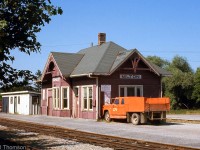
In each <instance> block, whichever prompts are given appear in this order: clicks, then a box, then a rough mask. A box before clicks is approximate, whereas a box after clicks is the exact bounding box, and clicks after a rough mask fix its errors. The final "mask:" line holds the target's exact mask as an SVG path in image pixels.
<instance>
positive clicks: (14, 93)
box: [0, 91, 41, 96]
mask: <svg viewBox="0 0 200 150" xmlns="http://www.w3.org/2000/svg"><path fill="white" fill-rule="evenodd" d="M0 94H1V95H2V96H6V95H19V94H37V95H41V93H40V92H35V91H14V92H4V93H0Z"/></svg>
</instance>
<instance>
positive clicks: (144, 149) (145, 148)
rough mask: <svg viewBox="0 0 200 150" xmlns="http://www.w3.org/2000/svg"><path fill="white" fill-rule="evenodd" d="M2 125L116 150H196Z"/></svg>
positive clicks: (3, 122)
mask: <svg viewBox="0 0 200 150" xmlns="http://www.w3.org/2000/svg"><path fill="white" fill-rule="evenodd" d="M0 124H1V125H3V126H7V127H10V128H16V129H21V130H25V131H31V132H36V133H39V134H45V135H52V136H56V137H59V138H64V139H70V140H75V141H77V142H82V143H89V144H93V145H97V146H102V147H110V148H114V149H115V150H121V149H131V150H134V149H137V150H138V149H141V150H156V149H164V150H186V149H187V150H195V148H191V147H183V146H176V145H170V144H163V143H156V142H147V141H142V140H137V139H128V138H122V137H115V136H110V135H101V134H97V133H91V132H84V131H78V130H74V129H68V128H64V127H59V126H53V125H44V124H39V123H34V122H26V121H21V120H14V119H8V118H0Z"/></svg>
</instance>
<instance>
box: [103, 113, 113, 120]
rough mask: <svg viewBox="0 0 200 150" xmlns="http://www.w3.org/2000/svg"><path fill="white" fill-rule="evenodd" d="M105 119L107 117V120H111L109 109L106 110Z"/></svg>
mask: <svg viewBox="0 0 200 150" xmlns="http://www.w3.org/2000/svg"><path fill="white" fill-rule="evenodd" d="M104 119H105V121H106V122H110V121H111V119H110V114H109V112H108V111H106V112H105V115H104Z"/></svg>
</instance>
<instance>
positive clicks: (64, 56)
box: [52, 52, 84, 77]
mask: <svg viewBox="0 0 200 150" xmlns="http://www.w3.org/2000/svg"><path fill="white" fill-rule="evenodd" d="M52 55H53V58H54V60H55V61H56V64H57V65H58V68H59V70H60V72H61V73H62V75H63V76H65V77H68V76H70V74H71V73H72V72H73V70H74V68H76V66H77V65H78V64H79V63H80V61H81V59H82V58H83V56H84V54H72V53H60V52H52Z"/></svg>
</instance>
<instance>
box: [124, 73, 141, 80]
mask: <svg viewBox="0 0 200 150" xmlns="http://www.w3.org/2000/svg"><path fill="white" fill-rule="evenodd" d="M120 79H142V75H134V74H120Z"/></svg>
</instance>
